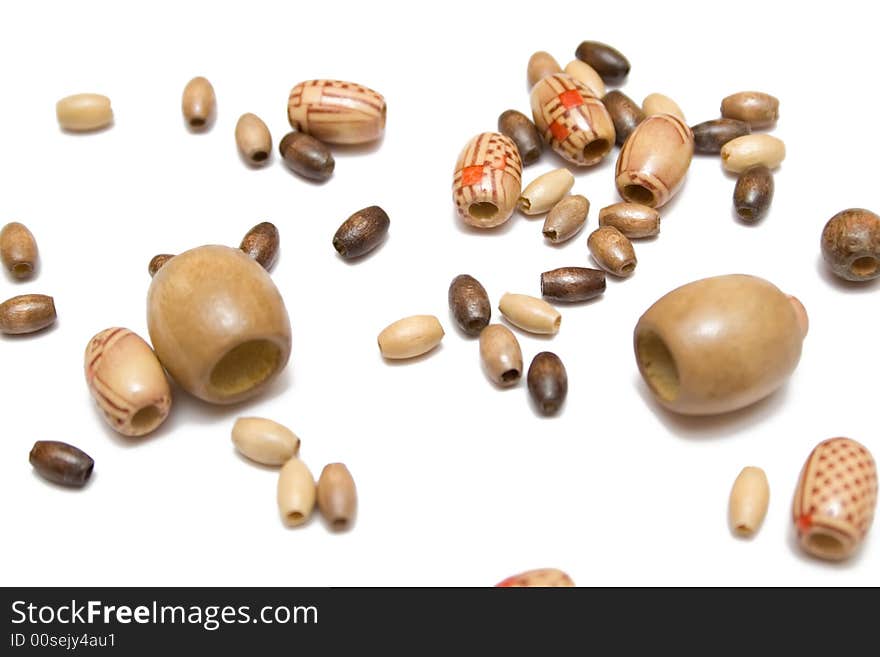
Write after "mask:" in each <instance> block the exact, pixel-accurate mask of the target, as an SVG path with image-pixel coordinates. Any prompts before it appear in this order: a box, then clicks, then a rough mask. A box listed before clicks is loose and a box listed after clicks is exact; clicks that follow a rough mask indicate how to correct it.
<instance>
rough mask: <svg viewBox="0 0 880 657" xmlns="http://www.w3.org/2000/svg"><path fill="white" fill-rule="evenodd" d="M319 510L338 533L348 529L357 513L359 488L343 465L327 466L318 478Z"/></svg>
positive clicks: (333, 464) (331, 464)
mask: <svg viewBox="0 0 880 657" xmlns="http://www.w3.org/2000/svg"><path fill="white" fill-rule="evenodd" d="M318 509H319V510H320V511H321V515H323V516H324V517H325V518H326V519H327V522H329V523H330V526H331V527H332V528H333V529H334V530H336V531H342V530H345V529H348V528H349V527H350V526H351V523H352V521H353V520H354V516H355V513H357V487H356V486H355V484H354V478H353V477H352V476H351V472H349V471H348V468H346V467H345V465H344V464H342V463H330V464H329V465H325V466H324V469H323V470H322V471H321V476H320V477H319V478H318Z"/></svg>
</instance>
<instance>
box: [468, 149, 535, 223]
mask: <svg viewBox="0 0 880 657" xmlns="http://www.w3.org/2000/svg"><path fill="white" fill-rule="evenodd" d="M520 191H522V160H521V159H520V156H519V151H518V150H517V147H516V144H515V143H514V142H513V140H512V139H510V138H509V137H506V136H504V135H502V134H501V133H498V132H483V133H480V134H479V135H477V136H476V137H474V138H473V139H471V140H470V141H469V142H468V143H467V145H466V146H465V147H464V149H463V150H462V151H461V154H460V155H459V156H458V162H457V163H456V165H455V173H454V174H453V177H452V200H453V201H454V202H455V207H456V209H457V210H458V214H459V216H460V217H461V218H462V219H463V220H464V221H465V223H468V224H470V225H471V226H475V227H477V228H493V227H495V226H500V225H501V224H503V223H504V222H505V221H507V220H508V219H510V215H512V214H513V210H514V208H516V203H517V201H518V200H519V195H520Z"/></svg>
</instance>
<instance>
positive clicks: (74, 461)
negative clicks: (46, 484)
mask: <svg viewBox="0 0 880 657" xmlns="http://www.w3.org/2000/svg"><path fill="white" fill-rule="evenodd" d="M29 460H30V463H31V465H32V466H33V468H34V470H36V471H37V472H38V473H39V474H40V476H42V477H44V478H45V479H48V480H49V481H51V482H54V483H56V484H60V485H62V486H83V485H85V483H86V482H87V481H88V480H89V477H91V476H92V470H93V469H94V467H95V462H94V460H92V457H91V456H89V455H88V454H86V453H85V452H84V451H82V450H81V449H79V448H78V447H74V446H73V445H68V444H67V443H62V442H59V441H56V440H38V441H37V442H35V443H34V446H33V448H31V453H30V457H29Z"/></svg>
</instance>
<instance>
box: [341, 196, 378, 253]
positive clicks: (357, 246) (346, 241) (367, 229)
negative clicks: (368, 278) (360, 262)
mask: <svg viewBox="0 0 880 657" xmlns="http://www.w3.org/2000/svg"><path fill="white" fill-rule="evenodd" d="M389 226H391V220H390V219H389V218H388V214H387V213H386V212H385V210H383V209H382V208H380V207H379V206H378V205H371V206H370V207H368V208H364V209H363V210H358V211H357V212H355V213H354V214H353V215H351V216H350V217H349V218H348V219H346V220H345V221H343V222H342V225H341V226H340V227H339V228H338V229H337V230H336V234H335V235H333V248H334V249H336V252H337V253H338V254H339V255H341V256H342V257H343V258H346V259H351V258H359V257H360V256H362V255H365V254H367V253H369V252H370V251H372V250H373V249H375V248H376V247H378V246H379V245H380V244H382V242H384V241H385V237H386V236H387V235H388V228H389Z"/></svg>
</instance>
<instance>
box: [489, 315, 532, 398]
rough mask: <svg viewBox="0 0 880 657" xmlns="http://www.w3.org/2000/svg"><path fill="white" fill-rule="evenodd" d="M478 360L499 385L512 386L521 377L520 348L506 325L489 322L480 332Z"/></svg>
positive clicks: (521, 360)
mask: <svg viewBox="0 0 880 657" xmlns="http://www.w3.org/2000/svg"><path fill="white" fill-rule="evenodd" d="M480 360H481V361H482V363H483V369H485V370H486V374H487V375H488V377H489V378H490V379H491V380H492V381H493V382H495V383H496V384H498V385H499V386H512V385H513V384H515V383H516V382H517V381H519V380H520V378H521V377H522V371H523V357H522V349H521V348H520V346H519V340H517V339H516V336H515V335H514V334H513V331H511V330H510V329H509V328H507V327H506V326H502V325H501V324H489V326H487V327H486V328H484V329H483V330H482V331H481V332H480Z"/></svg>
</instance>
